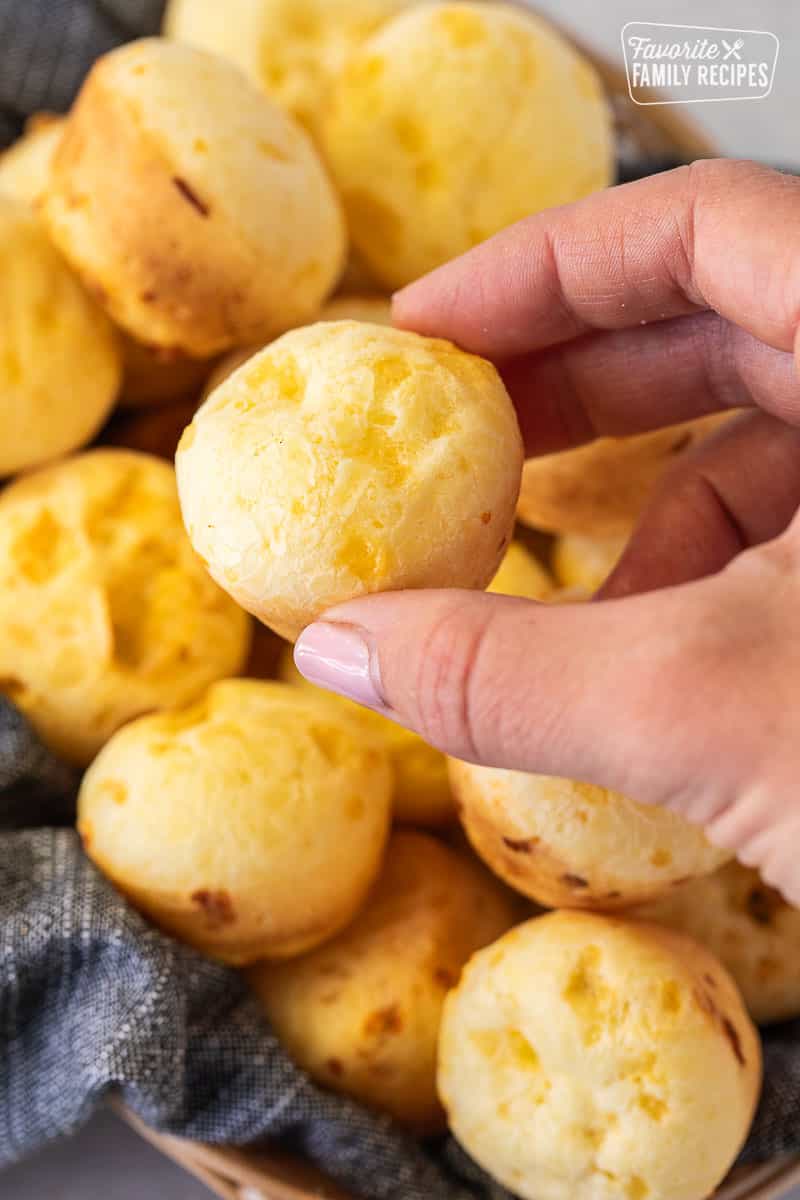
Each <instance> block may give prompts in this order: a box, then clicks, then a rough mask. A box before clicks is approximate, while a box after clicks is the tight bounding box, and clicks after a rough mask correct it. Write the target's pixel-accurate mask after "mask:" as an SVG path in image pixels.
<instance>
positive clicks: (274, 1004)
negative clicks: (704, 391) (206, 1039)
mask: <svg viewBox="0 0 800 1200" xmlns="http://www.w3.org/2000/svg"><path fill="white" fill-rule="evenodd" d="M515 916H516V906H515V903H514V900H513V898H512V897H511V896H510V895H509V893H508V892H506V890H505V889H504V888H503V887H502V885H501V884H499V883H498V882H497V881H496V880H494V879H492V877H491V876H490V875H489V874H488V873H487V872H484V871H483V869H482V868H481V867H480V866H479V865H478V864H477V863H476V862H474V861H471V860H470V859H469V858H467V857H466V856H465V855H463V854H460V853H458V852H457V851H455V850H451V849H449V848H448V847H447V846H444V845H442V844H441V842H438V841H436V840H435V839H434V838H432V837H429V836H427V835H425V834H420V833H395V834H394V835H393V837H392V838H391V840H390V842H389V848H388V851H387V854H386V861H385V864H384V867H383V871H382V873H381V876H380V878H379V880H378V883H377V884H376V886H375V888H374V889H373V891H372V893H371V894H370V897H369V899H368V900H367V903H366V905H365V906H364V908H363V909H362V911H361V913H360V914H359V916H358V917H357V918H356V920H355V921H354V922H353V924H352V925H350V926H349V927H348V928H347V929H346V930H345V931H344V932H343V933H341V934H339V936H338V937H337V938H335V939H334V940H333V941H331V942H328V943H327V945H325V946H321V947H320V948H319V949H317V950H314V951H312V952H311V953H310V954H307V955H305V956H304V957H302V958H296V959H293V960H292V961H291V962H286V963H281V964H279V965H270V964H264V965H263V966H258V967H256V968H254V969H253V970H252V971H251V972H250V973H249V978H250V982H251V983H252V985H253V987H254V988H255V990H256V993H257V995H258V996H259V998H260V1000H261V1002H262V1004H263V1006H264V1011H265V1013H266V1015H267V1018H268V1019H269V1021H270V1024H271V1025H272V1028H273V1029H274V1030H275V1032H276V1033H277V1034H278V1036H279V1037H280V1038H281V1039H282V1041H283V1042H284V1043H285V1044H286V1047H287V1049H288V1051H289V1053H290V1054H291V1055H292V1057H293V1058H294V1059H295V1061H296V1062H298V1063H299V1064H300V1066H301V1067H302V1068H303V1069H304V1070H305V1071H308V1072H309V1074H310V1075H311V1076H312V1077H313V1078H314V1079H316V1080H318V1081H319V1082H320V1083H322V1084H324V1085H325V1086H327V1087H330V1088H332V1089H334V1090H335V1091H339V1092H344V1093H345V1094H347V1095H350V1096H353V1097H354V1098H355V1099H357V1100H360V1101H362V1102H363V1103H365V1104H368V1105H370V1106H371V1107H373V1108H377V1109H379V1110H381V1111H383V1112H388V1113H390V1114H391V1115H392V1116H393V1117H395V1119H396V1120H398V1121H400V1122H401V1123H402V1124H404V1125H406V1126H408V1127H410V1128H411V1129H413V1130H414V1131H415V1132H419V1133H431V1132H434V1131H436V1130H438V1129H439V1128H440V1127H441V1126H442V1125H443V1123H444V1121H443V1113H442V1109H441V1106H440V1104H439V1101H438V1099H437V1096H436V1043H437V1039H438V1035H439V1023H440V1020H441V1014H442V1005H443V1002H444V998H445V995H446V994H447V992H448V991H449V989H450V988H452V987H454V986H455V984H456V983H457V982H458V978H459V975H460V973H461V969H462V967H463V966H464V964H465V963H466V962H467V960H468V959H469V957H470V955H471V954H472V953H473V952H474V951H475V950H478V949H480V947H481V946H485V945H486V944H487V943H488V942H491V941H494V939H495V938H497V937H499V936H500V934H501V933H504V932H505V931H506V930H507V929H508V928H509V927H510V926H511V925H512V924H513V921H514V919H515Z"/></svg>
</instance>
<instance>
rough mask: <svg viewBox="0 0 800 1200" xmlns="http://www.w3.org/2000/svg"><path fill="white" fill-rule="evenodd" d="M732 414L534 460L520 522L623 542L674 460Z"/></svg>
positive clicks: (522, 498)
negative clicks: (622, 538) (621, 538)
mask: <svg viewBox="0 0 800 1200" xmlns="http://www.w3.org/2000/svg"><path fill="white" fill-rule="evenodd" d="M729 419H730V418H729V414H727V413H726V414H723V415H722V416H720V415H718V414H716V413H715V414H714V415H713V416H711V417H702V418H700V419H699V420H696V421H687V422H686V423H685V424H683V425H672V426H670V428H669V429H656V430H655V431H654V432H652V433H642V434H639V435H637V436H636V437H625V438H598V439H597V441H594V442H590V443H589V444H588V445H587V446H580V447H578V449H576V450H566V451H563V452H561V453H559V454H545V455H543V456H542V457H541V458H530V459H528V461H527V462H526V463H525V468H524V470H523V472H522V490H521V492H520V496H519V505H518V507H517V516H518V518H519V520H520V521H522V522H523V524H525V525H530V526H531V527H532V528H534V529H546V530H548V531H550V532H552V533H561V534H564V533H579V534H583V535H585V536H586V537H591V538H612V537H622V536H624V535H626V534H628V533H629V532H630V529H631V526H632V525H634V524H635V523H636V520H637V519H638V517H639V515H640V513H641V512H642V509H643V508H644V507H645V505H646V504H647V501H648V500H649V499H650V497H651V495H652V494H653V492H654V491H655V489H656V486H657V485H658V483H660V481H661V479H662V478H663V476H664V474H665V473H666V471H667V470H669V468H670V467H671V466H672V464H673V463H674V461H675V459H676V458H677V457H678V456H679V455H680V454H683V453H685V452H686V451H687V450H689V449H691V448H692V447H693V446H695V445H697V444H698V442H701V441H702V440H703V438H705V437H707V436H708V435H709V434H710V433H712V432H713V431H714V430H715V429H716V428H718V426H719V425H720V423H721V422H723V421H726V420H729Z"/></svg>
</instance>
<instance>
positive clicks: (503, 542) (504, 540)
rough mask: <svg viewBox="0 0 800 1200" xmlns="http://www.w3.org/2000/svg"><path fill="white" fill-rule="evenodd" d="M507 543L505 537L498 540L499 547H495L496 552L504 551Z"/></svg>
mask: <svg viewBox="0 0 800 1200" xmlns="http://www.w3.org/2000/svg"><path fill="white" fill-rule="evenodd" d="M507 542H508V538H507V537H504V538H501V539H500V545H499V546H498V547H497V549H498V550H505V548H506V543H507Z"/></svg>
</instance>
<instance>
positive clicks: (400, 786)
mask: <svg viewBox="0 0 800 1200" xmlns="http://www.w3.org/2000/svg"><path fill="white" fill-rule="evenodd" d="M278 677H279V678H280V679H282V680H283V681H284V682H285V683H291V684H294V685H295V686H297V687H302V688H304V689H307V690H308V691H310V692H312V693H315V694H317V695H320V696H326V697H327V698H328V699H329V701H330V703H332V704H336V705H337V706H339V707H341V709H342V711H343V712H344V713H346V714H347V716H348V717H349V718H350V719H352V720H355V721H357V722H358V723H359V724H360V726H361V728H362V729H363V731H364V736H365V737H366V738H369V739H371V740H373V741H374V742H375V743H376V744H377V745H378V746H380V747H381V748H382V749H383V750H384V751H385V752H386V753H387V754H388V756H389V761H390V763H391V766H392V771H393V775H394V784H393V788H392V815H393V817H394V819H395V821H396V822H398V824H400V825H420V826H423V827H424V828H426V829H427V828H432V829H438V828H441V827H443V826H446V825H452V824H453V823H454V822H455V819H456V809H455V803H454V800H453V793H452V791H451V790H450V780H449V778H448V773H447V759H446V758H445V756H444V754H442V752H441V750H436V749H435V748H434V747H433V746H429V745H428V743H427V742H425V741H423V739H422V738H421V737H420V736H419V734H417V733H414V732H412V730H410V729H405V728H404V727H403V726H402V725H398V724H397V723H396V722H395V721H390V720H389V719H388V717H382V716H381V714H380V713H376V712H372V711H371V710H370V709H368V708H363V707H362V706H361V705H360V704H356V703H355V702H354V701H353V700H346V699H345V698H344V697H343V696H336V695H334V694H332V693H330V692H324V691H323V690H322V689H321V688H318V687H316V686H315V684H313V683H309V682H308V680H307V679H304V678H303V676H302V675H301V674H300V672H299V671H298V669H297V667H296V666H295V665H294V657H293V654H292V648H291V647H290V646H286V647H285V648H284V650H283V652H282V653H281V656H280V659H279V661H278Z"/></svg>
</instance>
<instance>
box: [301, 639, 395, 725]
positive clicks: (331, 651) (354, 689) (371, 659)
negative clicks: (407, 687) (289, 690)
mask: <svg viewBox="0 0 800 1200" xmlns="http://www.w3.org/2000/svg"><path fill="white" fill-rule="evenodd" d="M294 661H295V665H296V667H297V669H298V671H299V672H300V674H301V675H302V676H303V678H304V679H307V680H308V682H309V683H316V684H317V685H318V686H319V687H323V688H326V689H327V690H328V691H329V692H336V693H337V694H338V695H340V696H346V697H347V699H348V700H355V701H356V703H358V704H363V705H365V706H366V707H367V708H373V709H376V710H377V711H378V712H386V711H387V705H386V701H385V700H384V697H383V691H382V688H381V681H380V670H379V667H378V661H377V658H376V656H375V655H374V654H373V653H372V652H371V650H370V646H369V643H368V642H367V639H366V637H365V636H364V635H363V633H361V631H360V630H359V629H358V628H357V627H356V626H355V625H344V624H342V625H339V624H336V623H335V622H332V621H318V622H316V624H314V625H309V626H308V628H307V629H304V630H303V632H302V633H301V634H300V637H299V638H298V640H297V643H296V645H295V648H294Z"/></svg>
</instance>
